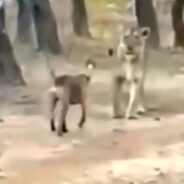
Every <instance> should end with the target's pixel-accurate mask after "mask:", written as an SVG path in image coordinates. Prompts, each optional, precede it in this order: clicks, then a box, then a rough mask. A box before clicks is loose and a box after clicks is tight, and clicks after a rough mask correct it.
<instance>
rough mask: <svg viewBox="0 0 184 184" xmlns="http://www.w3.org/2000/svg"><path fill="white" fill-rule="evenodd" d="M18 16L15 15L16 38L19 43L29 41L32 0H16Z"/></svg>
mask: <svg viewBox="0 0 184 184" xmlns="http://www.w3.org/2000/svg"><path fill="white" fill-rule="evenodd" d="M17 3H18V7H19V9H18V17H17V40H18V41H19V42H20V43H30V42H31V39H32V38H31V16H32V2H31V1H30V0H17Z"/></svg>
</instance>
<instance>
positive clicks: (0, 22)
mask: <svg viewBox="0 0 184 184" xmlns="http://www.w3.org/2000/svg"><path fill="white" fill-rule="evenodd" d="M4 5H5V4H4V1H3V0H1V1H0V28H1V29H5V16H6V12H5V6H4Z"/></svg>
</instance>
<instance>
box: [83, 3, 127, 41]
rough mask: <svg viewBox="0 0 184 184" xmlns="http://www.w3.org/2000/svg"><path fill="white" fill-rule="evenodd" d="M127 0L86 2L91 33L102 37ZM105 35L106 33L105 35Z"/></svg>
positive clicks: (113, 22)
mask: <svg viewBox="0 0 184 184" xmlns="http://www.w3.org/2000/svg"><path fill="white" fill-rule="evenodd" d="M127 1H128V0H86V6H87V11H88V17H89V22H90V27H91V31H92V32H93V34H95V36H97V37H100V38H101V37H102V35H104V34H105V33H104V31H105V30H106V29H107V28H108V29H111V27H112V26H113V25H114V24H115V23H116V22H115V21H112V20H113V19H116V20H117V19H118V16H120V14H122V12H123V9H124V7H125V5H126V3H127ZM106 34H107V33H106Z"/></svg>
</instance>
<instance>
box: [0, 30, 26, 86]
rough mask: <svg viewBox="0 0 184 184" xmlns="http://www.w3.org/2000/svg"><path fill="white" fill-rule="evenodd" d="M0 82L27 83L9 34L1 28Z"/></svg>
mask: <svg viewBox="0 0 184 184" xmlns="http://www.w3.org/2000/svg"><path fill="white" fill-rule="evenodd" d="M0 82H2V83H6V84H17V85H25V84H26V83H25V81H24V78H23V76H22V72H21V69H20V67H19V65H18V63H17V62H16V58H15V56H14V53H13V47H12V45H11V43H10V40H9V38H8V35H7V34H6V33H5V31H4V30H2V29H0Z"/></svg>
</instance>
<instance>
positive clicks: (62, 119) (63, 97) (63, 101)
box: [57, 89, 70, 136]
mask: <svg viewBox="0 0 184 184" xmlns="http://www.w3.org/2000/svg"><path fill="white" fill-rule="evenodd" d="M58 96H59V97H60V99H59V102H60V104H59V105H60V108H61V109H60V112H59V125H58V130H57V134H58V136H62V135H63V133H67V132H68V129H67V125H66V115H67V112H68V109H69V105H70V104H69V103H70V102H69V92H68V91H67V90H66V89H64V90H62V91H61V92H60V94H59V95H58Z"/></svg>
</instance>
